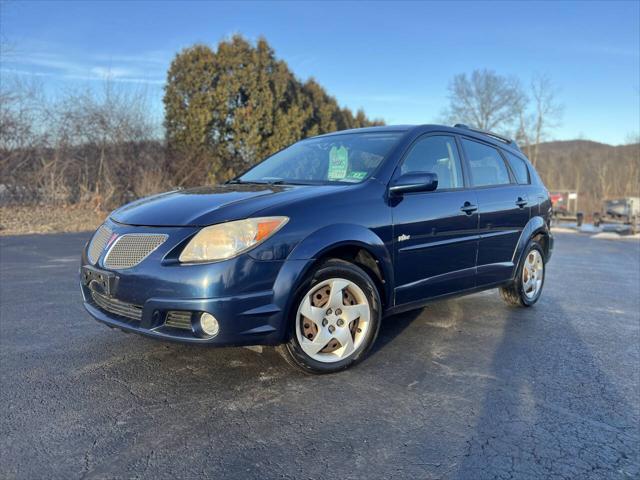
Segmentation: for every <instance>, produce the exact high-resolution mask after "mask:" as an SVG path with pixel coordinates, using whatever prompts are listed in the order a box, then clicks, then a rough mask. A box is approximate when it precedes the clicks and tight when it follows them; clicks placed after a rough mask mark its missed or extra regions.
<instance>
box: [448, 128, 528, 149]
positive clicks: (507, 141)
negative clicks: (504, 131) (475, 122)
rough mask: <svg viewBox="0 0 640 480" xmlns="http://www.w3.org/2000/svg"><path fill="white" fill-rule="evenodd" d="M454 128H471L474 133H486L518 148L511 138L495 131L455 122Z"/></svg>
mask: <svg viewBox="0 0 640 480" xmlns="http://www.w3.org/2000/svg"><path fill="white" fill-rule="evenodd" d="M454 127H455V128H464V129H466V130H471V131H472V132H476V133H481V134H483V135H488V136H490V137H492V138H495V139H496V140H500V141H501V142H503V143H506V144H507V145H511V146H513V147H516V148H517V149H518V150H519V147H518V144H517V143H516V142H515V141H513V140H511V139H510V138H507V137H503V136H502V135H498V134H497V133H493V132H488V131H486V130H480V129H479V128H472V127H470V126H469V125H465V124H464V123H456V124H455V125H454Z"/></svg>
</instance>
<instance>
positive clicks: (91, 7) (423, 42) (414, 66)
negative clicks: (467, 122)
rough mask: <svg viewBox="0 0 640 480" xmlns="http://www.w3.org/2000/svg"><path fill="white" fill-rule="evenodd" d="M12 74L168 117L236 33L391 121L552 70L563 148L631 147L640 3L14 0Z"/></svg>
mask: <svg viewBox="0 0 640 480" xmlns="http://www.w3.org/2000/svg"><path fill="white" fill-rule="evenodd" d="M0 19H1V27H2V28H1V33H2V36H3V37H4V39H5V40H6V41H8V42H9V45H10V46H11V48H10V50H9V51H8V55H6V56H5V57H4V58H3V62H2V65H1V68H2V77H3V78H8V76H9V75H10V74H19V75H36V76H38V77H39V78H41V81H42V82H43V83H44V84H45V85H46V87H47V90H48V92H49V93H51V94H56V93H57V92H60V91H64V90H65V89H69V88H72V89H75V88H78V87H82V86H92V85H93V86H98V85H100V83H101V82H102V81H103V80H104V76H105V75H106V74H108V75H110V77H111V78H112V79H114V80H117V81H118V84H119V85H122V88H145V89H146V91H147V93H148V95H149V98H150V103H151V108H152V110H153V112H154V115H155V116H157V117H158V118H161V115H162V103H161V99H162V84H163V82H164V78H165V73H166V70H167V67H168V65H169V63H170V62H171V59H172V57H173V56H174V55H175V54H176V53H177V52H178V51H179V50H180V49H182V48H184V47H186V46H189V45H192V44H193V43H196V42H204V43H208V44H211V45H215V44H216V43H217V42H218V41H220V40H221V39H224V38H227V37H229V36H230V35H232V34H234V33H241V34H243V35H244V36H246V37H247V38H249V39H252V40H255V39H256V38H258V37H259V36H260V35H263V36H264V37H266V39H267V40H268V41H269V43H270V44H271V46H272V47H273V48H274V49H275V51H276V54H277V55H278V56H279V57H280V58H282V59H284V60H286V61H287V63H288V64H289V66H290V67H291V69H292V70H293V71H294V72H295V74H296V75H297V76H298V77H299V78H301V79H306V78H308V77H310V76H313V77H315V78H316V79H317V80H318V81H319V82H320V84H322V85H323V86H324V87H325V88H326V89H327V91H328V92H329V93H330V94H331V95H334V96H335V97H336V98H337V99H338V101H339V102H340V103H341V104H343V105H346V106H348V107H350V108H352V109H354V110H355V109H357V108H359V107H363V108H364V109H365V110H366V112H367V113H368V114H369V116H372V117H380V118H383V119H384V120H385V121H386V122H387V123H390V124H393V123H431V122H437V121H438V120H439V119H440V117H441V113H442V110H443V108H444V107H445V106H446V104H447V84H448V82H449V80H450V79H451V77H452V76H453V75H455V74H457V73H462V72H471V71H472V70H473V69H476V68H489V69H492V70H495V71H496V72H498V73H500V74H504V75H515V76H518V77H519V78H520V79H521V80H522V82H523V83H524V84H526V83H528V82H529V79H530V78H531V76H532V75H533V74H534V73H542V74H548V75H550V76H551V77H552V79H553V81H554V82H555V83H556V85H557V86H558V88H559V99H560V101H561V103H562V104H563V105H564V115H563V119H562V125H561V126H560V127H559V128H558V129H556V130H555V132H554V134H553V137H554V138H556V139H572V138H578V137H581V138H588V139H593V140H596V141H601V142H606V143H612V144H620V143H624V142H625V141H626V140H627V139H628V138H629V136H630V135H633V134H635V135H637V134H638V132H640V2H638V1H630V2H611V1H610V2H602V3H599V2H564V3H559V2H558V3H552V2H539V3H538V2H526V3H523V2H485V3H480V2H473V3H465V2H449V3H439V2H409V3H399V2H375V3H362V2H357V3H338V2H324V3H320V2H318V3H304V2H258V3H253V2H237V3H209V2H169V1H164V2H151V1H146V2H132V1H129V2H116V1H112V2H54V1H46V2H35V1H32V2H25V1H21V2H20V1H9V2H8V3H3V4H2V12H1V16H0Z"/></svg>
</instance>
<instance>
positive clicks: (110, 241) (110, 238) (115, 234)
mask: <svg viewBox="0 0 640 480" xmlns="http://www.w3.org/2000/svg"><path fill="white" fill-rule="evenodd" d="M116 238H118V234H117V233H112V234H111V236H110V237H109V240H108V241H107V244H106V245H105V246H104V248H105V250H106V249H107V248H109V247H110V246H111V244H112V243H113V242H114V241H115V240H116Z"/></svg>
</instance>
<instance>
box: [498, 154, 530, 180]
mask: <svg viewBox="0 0 640 480" xmlns="http://www.w3.org/2000/svg"><path fill="white" fill-rule="evenodd" d="M504 153H505V155H506V156H507V160H509V165H511V170H512V171H513V174H514V175H515V176H516V180H517V181H518V183H519V184H521V185H526V184H528V183H531V179H530V178H529V168H527V164H526V162H525V161H524V160H522V159H521V158H520V157H516V156H515V155H513V154H511V153H509V152H504Z"/></svg>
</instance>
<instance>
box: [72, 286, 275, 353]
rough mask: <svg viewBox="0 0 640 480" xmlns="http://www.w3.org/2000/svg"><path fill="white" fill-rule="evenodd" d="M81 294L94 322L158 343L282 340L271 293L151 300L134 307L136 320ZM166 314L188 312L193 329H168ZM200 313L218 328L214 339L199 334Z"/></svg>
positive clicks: (87, 290)
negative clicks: (206, 315)
mask: <svg viewBox="0 0 640 480" xmlns="http://www.w3.org/2000/svg"><path fill="white" fill-rule="evenodd" d="M82 295H83V298H84V308H85V309H86V310H87V312H88V313H89V314H90V315H91V316H92V317H93V318H95V319H96V320H98V321H100V322H102V323H104V324H106V325H108V326H110V327H114V328H119V329H121V330H124V331H126V332H133V333H139V334H142V335H146V336H148V337H154V338H158V339H161V340H171V341H178V342H184V343H203V344H215V345H257V344H260V345H265V344H267V345H268V344H277V343H279V342H280V338H281V328H280V327H281V320H282V315H281V309H280V308H279V307H278V306H277V305H274V304H273V303H271V302H272V300H273V292H272V291H271V290H268V291H264V292H256V293H251V294H246V295H239V296H235V297H226V298H209V299H179V298H150V299H148V300H147V301H146V302H145V303H144V305H142V306H141V307H140V306H137V305H136V306H135V307H138V308H141V310H142V312H141V316H140V319H139V320H137V319H133V318H130V317H127V316H124V315H119V314H116V313H114V312H113V311H109V310H107V309H105V308H103V307H102V306H100V305H99V304H98V303H97V302H96V301H94V299H93V297H92V294H91V291H90V290H89V289H88V288H87V287H86V286H82ZM131 305H133V304H131ZM169 312H190V313H191V315H190V316H191V322H192V325H193V327H192V328H191V329H186V328H175V327H171V326H168V322H167V318H168V314H169ZM203 312H207V313H210V314H212V315H213V316H214V317H215V318H216V320H217V321H218V323H219V325H220V331H219V333H218V334H217V335H216V336H215V337H207V336H199V335H198V319H199V315H200V314H201V313H203Z"/></svg>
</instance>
